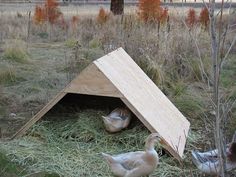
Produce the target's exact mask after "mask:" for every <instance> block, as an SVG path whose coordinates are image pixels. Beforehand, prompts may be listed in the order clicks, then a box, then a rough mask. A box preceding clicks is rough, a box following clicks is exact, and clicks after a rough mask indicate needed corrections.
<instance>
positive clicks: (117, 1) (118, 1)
mask: <svg viewBox="0 0 236 177" xmlns="http://www.w3.org/2000/svg"><path fill="white" fill-rule="evenodd" d="M110 10H111V12H112V13H113V14H114V15H122V14H124V0H111V7H110Z"/></svg>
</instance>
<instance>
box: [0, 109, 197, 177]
mask: <svg viewBox="0 0 236 177" xmlns="http://www.w3.org/2000/svg"><path fill="white" fill-rule="evenodd" d="M105 114H106V113H105V112H102V111H95V110H86V111H82V112H79V113H78V112H77V113H76V114H73V115H72V114H71V115H63V116H64V117H65V119H64V120H60V121H59V120H57V121H41V122H39V123H37V124H35V125H34V126H33V128H31V130H30V131H29V132H28V134H27V136H24V137H22V138H19V139H15V140H12V141H8V142H1V143H0V148H1V149H2V150H3V151H5V152H6V153H7V156H8V157H9V158H10V159H12V161H13V162H15V163H17V164H20V165H21V166H23V167H25V168H26V170H27V171H28V173H35V172H42V171H44V172H45V171H46V172H49V173H57V174H58V175H60V176H69V177H78V176H80V177H82V176H103V177H104V176H112V174H111V171H110V170H109V168H108V165H107V164H106V163H105V161H104V160H103V158H102V156H101V152H106V153H110V154H118V153H122V152H128V151H136V150H142V149H143V148H144V139H145V138H146V137H147V135H148V134H149V132H148V130H147V129H146V128H145V127H144V126H143V125H142V124H141V123H140V122H139V121H133V122H132V124H131V125H130V127H129V129H126V130H124V131H122V132H120V133H115V134H109V133H107V132H106V131H105V130H104V127H103V123H102V119H101V115H105ZM54 116H55V115H54ZM50 118H52V117H50ZM71 118H73V119H71ZM199 138H200V137H199V136H198V135H197V134H196V133H190V136H189V138H188V144H187V148H186V152H187V156H186V157H185V158H184V163H183V164H179V163H178V162H177V161H176V160H174V159H173V158H172V157H170V156H168V155H167V154H165V155H163V156H161V158H160V165H159V167H158V168H157V169H156V171H155V173H154V174H153V176H158V177H164V176H190V175H192V174H197V172H196V170H193V169H192V165H191V163H190V158H189V152H190V149H191V148H193V147H194V146H193V143H194V142H196V141H197V140H198V139H199ZM156 149H158V153H159V154H161V153H162V151H161V150H160V146H159V145H158V147H157V148H156Z"/></svg>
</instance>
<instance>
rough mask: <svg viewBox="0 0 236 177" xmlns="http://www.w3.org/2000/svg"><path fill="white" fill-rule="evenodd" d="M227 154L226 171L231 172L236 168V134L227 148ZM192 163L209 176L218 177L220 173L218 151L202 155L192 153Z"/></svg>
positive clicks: (196, 152) (195, 152)
mask: <svg viewBox="0 0 236 177" xmlns="http://www.w3.org/2000/svg"><path fill="white" fill-rule="evenodd" d="M226 153H227V159H226V170H227V171H231V170H233V169H235V168H236V132H235V133H234V136H233V139H232V142H231V143H229V144H228V145H227V147H226ZM192 161H193V163H194V164H195V165H196V167H197V168H198V169H199V170H200V171H201V172H203V173H206V174H208V175H217V174H218V173H219V171H220V166H219V165H220V164H219V160H218V150H217V149H214V150H211V151H207V152H202V153H201V152H198V151H192Z"/></svg>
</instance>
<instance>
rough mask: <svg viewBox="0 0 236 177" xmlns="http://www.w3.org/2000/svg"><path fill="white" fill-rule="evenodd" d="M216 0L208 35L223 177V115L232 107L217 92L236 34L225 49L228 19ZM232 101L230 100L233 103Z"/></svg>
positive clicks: (216, 133)
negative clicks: (226, 20) (225, 19)
mask: <svg viewBox="0 0 236 177" xmlns="http://www.w3.org/2000/svg"><path fill="white" fill-rule="evenodd" d="M215 6H216V2H215V0H211V1H210V3H209V8H208V10H209V18H210V36H211V59H212V66H213V75H212V82H213V105H214V110H215V131H214V133H215V146H216V148H217V149H218V158H219V165H220V171H219V174H218V175H219V176H221V177H225V176H227V173H226V142H225V138H224V134H225V133H224V131H225V127H224V125H225V124H226V123H227V122H226V119H225V117H227V116H228V115H227V113H228V112H229V109H230V108H231V107H232V105H231V106H229V107H228V108H227V110H226V109H225V108H226V102H224V100H222V99H221V96H220V94H219V89H220V88H219V83H220V73H221V70H222V64H223V62H224V61H225V60H226V59H227V58H228V55H229V53H230V50H231V49H232V46H233V45H234V44H235V41H236V36H234V39H233V41H232V43H231V46H230V47H229V48H228V49H226V47H225V40H226V36H227V34H228V30H229V20H228V22H226V23H223V19H222V16H223V10H224V0H222V4H221V8H220V10H219V12H218V11H216V8H215ZM233 103H234V102H232V104H233Z"/></svg>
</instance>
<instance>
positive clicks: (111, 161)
mask: <svg viewBox="0 0 236 177" xmlns="http://www.w3.org/2000/svg"><path fill="white" fill-rule="evenodd" d="M102 156H103V158H104V159H106V160H107V162H109V163H114V162H115V160H114V159H113V157H112V156H111V155H109V154H106V153H103V152H102Z"/></svg>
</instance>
